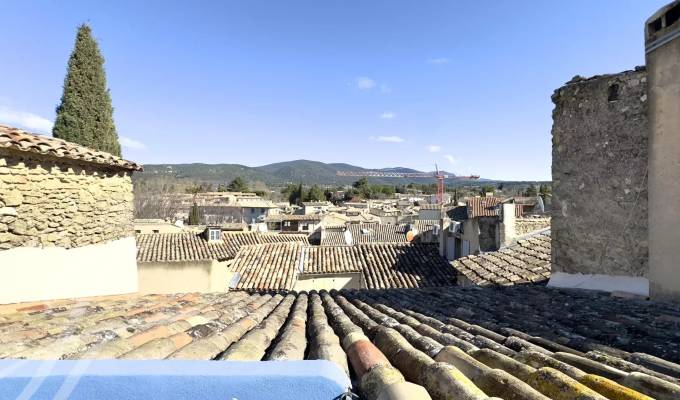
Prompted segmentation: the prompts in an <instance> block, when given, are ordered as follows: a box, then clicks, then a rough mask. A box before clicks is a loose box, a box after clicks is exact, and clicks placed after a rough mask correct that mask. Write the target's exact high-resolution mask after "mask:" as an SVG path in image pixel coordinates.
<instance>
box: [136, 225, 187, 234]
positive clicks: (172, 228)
mask: <svg viewBox="0 0 680 400" xmlns="http://www.w3.org/2000/svg"><path fill="white" fill-rule="evenodd" d="M177 232H183V229H182V228H180V227H179V226H177V225H173V224H171V223H168V222H164V223H157V224H154V223H135V233H137V234H147V233H177Z"/></svg>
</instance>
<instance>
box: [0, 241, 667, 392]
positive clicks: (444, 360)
mask: <svg viewBox="0 0 680 400" xmlns="http://www.w3.org/2000/svg"><path fill="white" fill-rule="evenodd" d="M281 245H292V244H281ZM257 246H263V245H257ZM42 305H43V306H44V307H41V308H39V309H38V308H35V307H21V306H20V305H16V307H14V310H16V309H24V310H23V311H11V312H9V313H4V314H0V322H1V323H0V358H33V359H98V358H144V359H163V358H167V359H202V360H250V361H258V360H300V359H307V360H311V359H325V360H329V361H331V362H335V363H337V364H338V366H339V367H340V368H341V369H342V370H344V371H345V373H347V374H348V375H351V376H352V377H354V378H355V379H353V382H354V387H353V388H352V390H353V391H354V392H357V393H358V394H359V395H361V398H363V399H369V400H374V399H376V398H378V397H379V396H380V393H381V392H384V391H385V390H387V389H388V388H392V390H394V389H396V388H397V387H398V388H403V387H404V386H408V385H411V386H410V389H411V390H416V389H418V390H422V391H427V392H428V393H429V395H430V396H431V397H432V398H439V397H442V398H443V396H444V394H445V393H449V394H450V393H453V390H459V391H461V390H462V391H463V393H464V394H465V395H466V396H468V397H466V398H487V397H496V398H506V399H507V398H522V399H526V398H529V399H547V398H565V399H566V398H581V397H583V398H591V399H599V398H626V399H646V398H659V399H662V398H668V399H671V398H678V396H677V395H678V393H680V384H679V383H680V365H678V364H677V363H678V362H679V361H680V341H678V340H677V332H678V329H679V328H680V322H678V321H679V319H678V318H679V317H678V316H680V308H679V307H678V305H677V304H671V303H658V302H650V301H641V300H632V299H622V298H615V297H611V296H609V295H608V294H606V293H602V292H593V291H580V290H565V289H552V288H546V287H542V286H515V287H506V288H495V289H480V288H461V287H448V288H425V289H423V288H421V289H389V290H351V291H350V290H347V291H341V292H335V291H333V292H331V293H328V292H321V293H317V292H311V293H309V294H306V293H300V294H294V293H280V294H273V293H268V294H264V293H247V292H244V291H235V292H229V293H203V294H200V293H195V294H178V295H172V294H168V295H143V296H139V295H125V296H115V297H106V298H89V299H73V300H59V301H54V302H45V303H43V304H42ZM215 362H218V361H215ZM406 380H408V381H409V382H412V383H410V384H408V383H407V382H406ZM393 384H397V386H390V385H393ZM421 393H422V392H421ZM298 394H299V396H300V397H305V396H304V393H302V392H301V393H298ZM624 394H625V395H624ZM402 395H404V393H402ZM645 396H648V397H645ZM409 398H410V397H409ZM419 398H420V397H419ZM461 398H462V397H461Z"/></svg>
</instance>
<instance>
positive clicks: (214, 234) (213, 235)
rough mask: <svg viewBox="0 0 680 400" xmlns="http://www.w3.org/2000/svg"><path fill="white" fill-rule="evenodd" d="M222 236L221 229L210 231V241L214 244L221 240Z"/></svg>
mask: <svg viewBox="0 0 680 400" xmlns="http://www.w3.org/2000/svg"><path fill="white" fill-rule="evenodd" d="M221 236H222V231H220V230H219V229H208V241H210V242H212V241H214V240H220V237H221Z"/></svg>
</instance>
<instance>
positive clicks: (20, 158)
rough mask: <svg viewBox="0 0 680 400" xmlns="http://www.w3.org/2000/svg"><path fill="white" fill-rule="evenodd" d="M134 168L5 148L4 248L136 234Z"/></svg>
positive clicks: (0, 246) (1, 157)
mask: <svg viewBox="0 0 680 400" xmlns="http://www.w3.org/2000/svg"><path fill="white" fill-rule="evenodd" d="M130 175H131V174H130V172H129V171H121V170H119V169H116V170H113V169H111V168H109V167H107V166H99V165H96V164H91V163H80V162H77V161H72V160H69V159H64V158H53V157H49V156H42V155H38V154H32V153H24V152H21V153H20V152H16V151H14V150H9V149H0V250H6V249H11V248H16V247H50V246H57V247H62V248H67V249H68V248H75V247H82V246H86V245H90V244H97V243H103V242H108V241H112V240H117V239H121V238H124V237H131V236H133V235H134V230H133V194H132V182H131V176H130Z"/></svg>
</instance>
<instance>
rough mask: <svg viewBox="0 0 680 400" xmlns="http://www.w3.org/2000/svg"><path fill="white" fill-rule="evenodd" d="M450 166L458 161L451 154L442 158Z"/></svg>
mask: <svg viewBox="0 0 680 400" xmlns="http://www.w3.org/2000/svg"><path fill="white" fill-rule="evenodd" d="M444 158H446V159H447V160H448V161H449V162H450V163H451V164H456V163H457V162H458V160H456V159H455V158H454V157H453V156H452V155H451V154H447V155H445V156H444Z"/></svg>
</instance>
